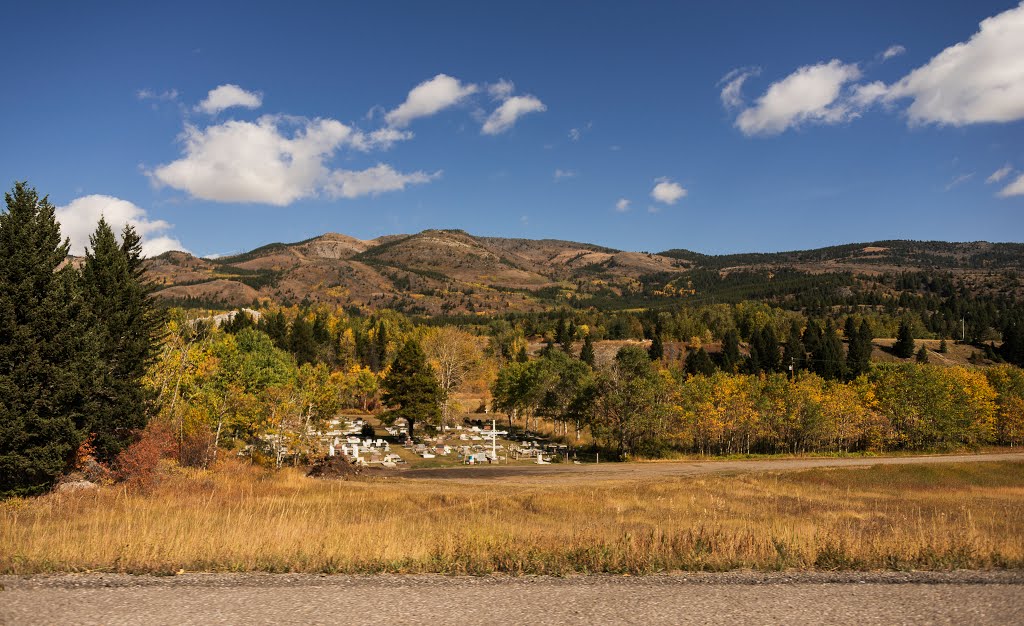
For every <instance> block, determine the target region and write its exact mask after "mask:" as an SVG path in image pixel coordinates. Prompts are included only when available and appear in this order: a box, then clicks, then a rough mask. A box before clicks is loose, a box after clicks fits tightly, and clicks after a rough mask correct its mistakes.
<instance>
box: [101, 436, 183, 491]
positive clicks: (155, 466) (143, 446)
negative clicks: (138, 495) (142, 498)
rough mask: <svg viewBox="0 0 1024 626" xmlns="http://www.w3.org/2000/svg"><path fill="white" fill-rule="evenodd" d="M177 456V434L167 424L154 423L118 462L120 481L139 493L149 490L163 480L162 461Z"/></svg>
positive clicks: (116, 465) (116, 463)
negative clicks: (161, 473) (175, 439)
mask: <svg viewBox="0 0 1024 626" xmlns="http://www.w3.org/2000/svg"><path fill="white" fill-rule="evenodd" d="M175 452H176V446H175V443H174V433H173V432H172V431H171V429H170V427H168V426H167V425H166V424H163V423H160V422H157V421H152V422H150V423H149V425H147V426H146V428H144V429H143V430H142V431H141V432H140V433H139V439H138V441H136V442H135V443H133V444H132V445H130V446H128V447H127V448H126V449H125V450H124V451H122V452H121V454H119V455H117V458H116V459H115V460H114V471H115V472H116V475H117V478H118V480H121V481H124V482H126V483H128V484H129V485H130V486H132V487H136V488H139V489H149V488H151V487H153V486H154V485H156V483H157V482H159V480H160V471H159V469H160V461H161V460H162V459H166V458H170V457H172V456H173V455H174V453H175Z"/></svg>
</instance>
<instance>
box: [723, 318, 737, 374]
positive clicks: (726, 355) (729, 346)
mask: <svg viewBox="0 0 1024 626" xmlns="http://www.w3.org/2000/svg"><path fill="white" fill-rule="evenodd" d="M739 364H740V334H739V332H738V331H737V330H736V329H735V328H730V329H729V330H727V331H725V336H724V337H722V370H724V371H726V372H735V371H736V368H737V367H738V366H739Z"/></svg>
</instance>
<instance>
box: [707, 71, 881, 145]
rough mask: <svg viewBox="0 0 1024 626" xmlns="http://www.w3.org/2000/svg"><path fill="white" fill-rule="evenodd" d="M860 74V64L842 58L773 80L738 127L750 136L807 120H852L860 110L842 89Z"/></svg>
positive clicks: (777, 131) (772, 132) (770, 132)
mask: <svg viewBox="0 0 1024 626" xmlns="http://www.w3.org/2000/svg"><path fill="white" fill-rule="evenodd" d="M860 75H861V72H860V69H859V68H858V67H857V65H856V64H845V63H842V62H841V61H839V60H838V59H833V60H832V61H829V62H828V63H820V64H818V65H808V66H805V67H801V68H799V69H798V70H796V71H795V72H793V73H792V74H790V75H789V76H787V77H786V78H783V79H782V80H780V81H778V82H775V83H772V85H771V86H770V87H768V90H767V91H766V92H765V93H764V95H762V96H761V97H760V98H758V99H757V102H756V103H755V104H754V106H752V107H749V108H747V109H744V110H743V112H742V113H740V115H739V117H737V118H736V127H737V128H739V129H740V130H741V131H742V132H743V133H744V134H746V135H775V134H778V133H781V132H783V131H784V130H786V129H787V128H791V127H795V126H799V125H800V124H803V123H807V122H816V123H836V122H842V121H845V120H848V119H851V118H852V117H855V116H856V114H857V113H856V111H855V110H854V109H853V108H852V107H851V104H850V103H849V102H847V101H846V99H844V98H841V95H842V90H843V87H844V86H845V85H846V84H847V83H850V82H852V81H855V80H857V79H858V78H860ZM733 80H734V81H735V80H737V79H735V78H734V79H733ZM727 87H728V85H727ZM737 95H738V94H737ZM724 97H725V96H724V95H723V99H724Z"/></svg>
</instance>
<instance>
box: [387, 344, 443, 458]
mask: <svg viewBox="0 0 1024 626" xmlns="http://www.w3.org/2000/svg"><path fill="white" fill-rule="evenodd" d="M382 387H383V389H384V395H383V400H384V404H386V405H388V406H390V407H394V408H392V409H390V410H388V411H387V412H385V413H384V414H382V415H381V419H382V420H384V422H385V423H387V424H392V423H394V422H395V420H397V419H399V418H405V421H406V423H407V424H408V425H409V439H414V432H415V427H416V421H417V420H421V419H423V420H427V422H428V423H439V422H440V420H441V399H442V395H443V392H442V391H441V386H440V385H439V384H438V382H437V377H435V376H434V370H433V368H432V367H430V364H429V363H427V357H426V355H424V353H423V349H422V348H421V347H420V344H419V343H418V342H417V341H416V340H415V339H410V340H409V341H407V342H406V343H405V345H403V346H402V348H401V349H400V350H399V351H398V354H396V355H395V361H394V363H392V364H391V370H390V371H389V372H388V375H387V378H385V379H384V382H383V383H382Z"/></svg>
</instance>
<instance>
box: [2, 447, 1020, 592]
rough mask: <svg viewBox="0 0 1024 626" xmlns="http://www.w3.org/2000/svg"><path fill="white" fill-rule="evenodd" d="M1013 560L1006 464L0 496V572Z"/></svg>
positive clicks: (225, 474)
mask: <svg viewBox="0 0 1024 626" xmlns="http://www.w3.org/2000/svg"><path fill="white" fill-rule="evenodd" d="M1022 566H1024V464H1022V463H973V464H964V465H931V466H902V467H901V466H888V467H876V468H871V469H840V470H810V471H803V472H791V473H782V474H748V475H739V476H714V477H703V478H681V479H673V480H659V481H657V482H653V481H648V482H638V481H632V482H624V481H619V482H595V483H593V484H589V485H578V484H558V485H546V484H543V483H538V484H534V485H520V484H508V483H500V482H494V483H487V484H483V485H480V486H476V485H469V484H455V483H445V482H443V481H431V482H428V481H403V480H390V481H373V482H358V481H350V482H329V481H318V480H314V479H309V478H305V477H304V476H302V475H301V474H300V473H298V472H296V471H283V472H281V473H278V474H270V473H263V472H261V471H258V470H255V469H251V468H245V467H233V468H226V469H222V470H220V471H218V472H214V473H195V472H185V471H180V470H179V471H176V472H174V473H172V475H170V476H169V477H168V478H166V479H165V480H164V481H163V483H162V484H160V485H159V486H157V487H156V488H155V489H154V490H153V491H152V492H151V493H149V494H140V493H133V492H131V491H129V490H126V489H125V488H123V487H122V488H118V487H108V488H103V489H100V490H98V491H96V492H89V493H82V492H79V493H68V494H52V495H48V496H44V497H41V498H37V499H32V500H13V501H8V502H6V503H2V504H0V573H8V574H33V573H44V572H58V571H85V570H102V571H118V572H157V573H172V572H175V571H178V570H180V569H183V570H187V571H252V570H261V571H271V572H282V571H303V572H328V573H333V572H350V573H371V572H403V573H404V572H409V573H411V572H442V573H460V574H461V573H469V574H485V573H492V572H505V573H510V574H569V573H574V572H580V573H589V572H616V573H641V574H642V573H652V572H661V571H673V570H727V569H737V568H756V569H788V568H799V569H911V568H913V569H950V568H994V567H1013V568H1019V567H1022Z"/></svg>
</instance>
